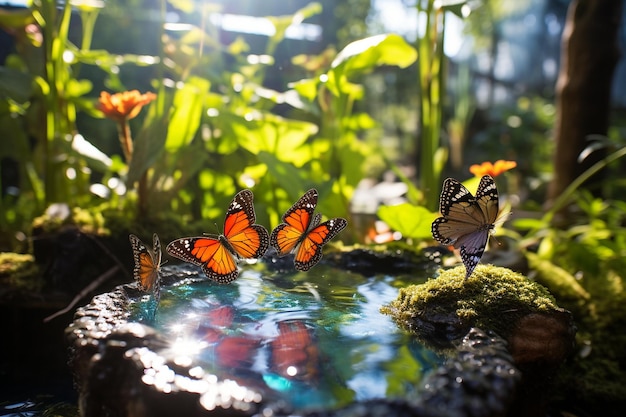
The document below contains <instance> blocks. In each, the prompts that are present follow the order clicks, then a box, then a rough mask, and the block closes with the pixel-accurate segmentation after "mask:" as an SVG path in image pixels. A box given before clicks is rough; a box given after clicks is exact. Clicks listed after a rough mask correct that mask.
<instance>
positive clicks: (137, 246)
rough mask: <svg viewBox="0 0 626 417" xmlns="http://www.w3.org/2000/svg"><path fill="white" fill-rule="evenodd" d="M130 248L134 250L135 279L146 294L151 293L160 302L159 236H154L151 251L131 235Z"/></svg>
mask: <svg viewBox="0 0 626 417" xmlns="http://www.w3.org/2000/svg"><path fill="white" fill-rule="evenodd" d="M128 239H129V240H130V246H131V248H132V249H133V260H134V268H133V277H134V278H135V281H136V282H137V285H138V286H139V289H141V290H142V291H144V292H149V291H151V292H152V293H153V294H154V298H155V299H156V300H157V302H158V298H159V294H160V290H161V284H160V280H159V268H160V266H161V242H160V241H159V236H157V234H156V233H155V234H154V235H152V248H153V249H152V250H150V249H149V248H148V247H147V246H146V245H144V244H143V242H142V241H141V240H140V239H139V238H138V237H137V236H135V235H132V234H131V235H129V236H128Z"/></svg>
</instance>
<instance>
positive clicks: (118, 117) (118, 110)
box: [98, 90, 156, 122]
mask: <svg viewBox="0 0 626 417" xmlns="http://www.w3.org/2000/svg"><path fill="white" fill-rule="evenodd" d="M155 98H156V94H154V93H145V94H141V93H140V92H139V91H137V90H132V91H124V92H121V93H115V94H109V93H107V92H106V91H102V92H101V93H100V98H99V99H98V109H100V111H102V113H104V115H105V116H106V117H108V118H109V119H113V120H115V121H118V122H124V121H126V120H130V119H132V118H133V117H135V116H137V115H138V114H139V112H140V111H141V108H142V107H143V106H144V105H146V104H148V103H150V102H151V101H152V100H154V99H155Z"/></svg>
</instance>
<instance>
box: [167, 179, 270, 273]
mask: <svg viewBox="0 0 626 417" xmlns="http://www.w3.org/2000/svg"><path fill="white" fill-rule="evenodd" d="M253 198H254V196H253V194H252V191H250V190H242V191H240V192H239V193H237V195H235V198H234V199H233V201H232V202H231V203H230V206H228V211H227V212H226V218H225V219H224V234H222V235H219V236H217V237H212V236H202V237H184V238H181V239H176V240H174V241H173V242H170V243H169V244H168V245H167V248H166V250H167V252H168V253H169V254H170V255H172V256H174V257H176V258H179V259H182V260H183V261H186V262H190V263H192V264H194V265H198V266H201V267H202V271H203V272H204V273H205V275H206V276H207V277H209V279H211V280H213V281H215V282H217V283H220V284H228V283H229V282H231V281H234V280H235V279H236V278H237V276H239V271H238V269H237V264H236V259H235V258H237V259H239V258H260V257H261V256H263V255H264V254H265V251H266V250H267V248H268V246H269V234H268V233H267V230H266V229H265V227H263V226H261V225H258V224H254V222H255V220H256V216H255V214H254V206H253V205H252V200H253Z"/></svg>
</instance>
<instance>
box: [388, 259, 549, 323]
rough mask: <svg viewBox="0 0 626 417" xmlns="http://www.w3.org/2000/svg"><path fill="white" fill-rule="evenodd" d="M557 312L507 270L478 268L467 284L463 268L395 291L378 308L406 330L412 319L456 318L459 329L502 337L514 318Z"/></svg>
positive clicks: (538, 289)
mask: <svg viewBox="0 0 626 417" xmlns="http://www.w3.org/2000/svg"><path fill="white" fill-rule="evenodd" d="M555 309H558V306H557V304H556V301H555V299H554V297H552V295H551V294H550V293H549V292H548V290H547V289H546V288H545V287H543V286H541V285H539V284H537V283H536V282H533V281H531V280H529V279H528V278H526V277H525V276H523V275H521V274H518V273H516V272H513V271H511V270H510V269H507V268H501V267H495V266H492V265H479V266H478V267H476V270H475V271H474V273H473V274H472V276H471V277H470V278H469V279H467V280H466V279H465V267H463V266H460V267H457V268H453V269H450V270H446V271H442V272H441V274H440V276H439V277H438V278H436V279H431V280H428V281H426V282H425V283H424V284H420V285H411V286H408V287H405V288H401V289H400V293H399V294H398V298H397V299H396V300H394V301H392V302H391V303H390V304H389V305H387V306H384V307H382V308H381V312H382V313H383V314H388V315H390V316H391V317H392V318H393V319H394V321H396V323H398V324H399V325H400V326H402V327H404V328H406V329H408V330H411V328H412V326H411V323H412V321H413V319H414V318H416V317H426V318H427V317H434V316H439V317H456V318H457V319H458V320H457V322H458V323H459V324H460V325H461V326H478V327H481V328H484V329H491V330H495V331H496V332H499V333H500V334H501V335H502V336H506V335H507V333H508V332H507V329H509V328H510V327H511V324H512V322H514V320H515V318H517V317H521V316H523V315H525V314H528V313H530V312H547V311H551V310H555Z"/></svg>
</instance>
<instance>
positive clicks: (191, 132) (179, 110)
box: [165, 77, 211, 152]
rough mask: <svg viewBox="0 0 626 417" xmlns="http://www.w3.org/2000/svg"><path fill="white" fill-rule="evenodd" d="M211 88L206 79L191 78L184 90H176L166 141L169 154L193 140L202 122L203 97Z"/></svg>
mask: <svg viewBox="0 0 626 417" xmlns="http://www.w3.org/2000/svg"><path fill="white" fill-rule="evenodd" d="M210 86H211V83H210V82H209V81H208V80H206V79H204V78H200V77H190V78H189V80H188V81H187V82H186V83H185V84H184V85H183V86H182V88H179V89H178V90H176V94H175V95H174V103H173V109H174V110H173V112H172V115H171V118H170V123H169V127H168V132H167V140H166V141H165V149H167V150H168V152H175V151H176V150H178V149H179V148H181V147H183V146H186V145H189V143H191V141H192V140H193V138H194V136H195V135H196V132H197V131H198V128H199V127H200V121H201V120H202V109H203V97H204V94H205V93H206V92H207V91H209V88H210Z"/></svg>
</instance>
